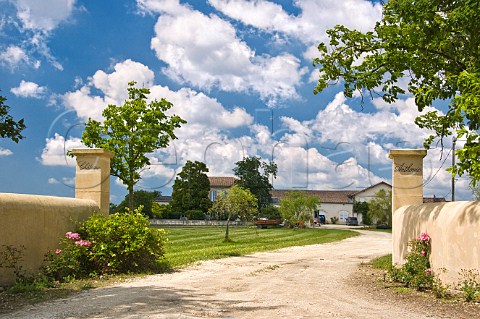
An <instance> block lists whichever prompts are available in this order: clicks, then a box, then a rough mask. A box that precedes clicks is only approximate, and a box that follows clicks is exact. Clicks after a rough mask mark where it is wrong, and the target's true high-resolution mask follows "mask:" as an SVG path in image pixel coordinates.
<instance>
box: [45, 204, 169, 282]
mask: <svg viewBox="0 0 480 319" xmlns="http://www.w3.org/2000/svg"><path fill="white" fill-rule="evenodd" d="M164 234H165V233H164V231H163V230H159V229H152V228H150V221H149V220H148V218H147V217H146V216H145V215H143V214H142V213H141V211H140V210H135V211H134V212H133V213H122V214H120V213H117V214H113V215H110V216H108V217H105V216H104V215H102V214H93V215H92V216H90V218H89V219H88V220H86V221H85V222H84V223H83V224H82V225H81V226H80V227H79V229H78V232H67V233H66V234H65V237H64V238H62V239H61V241H60V244H61V246H62V247H61V248H58V249H56V250H55V253H50V254H48V256H47V260H46V261H47V264H46V266H45V273H46V274H47V275H48V276H49V277H53V278H54V279H56V280H60V281H62V280H66V279H72V278H82V277H86V276H92V275H101V274H107V273H128V272H145V271H155V270H157V269H158V268H159V267H160V266H161V263H160V259H161V258H162V257H163V252H164V250H163V247H164V244H165V239H164Z"/></svg>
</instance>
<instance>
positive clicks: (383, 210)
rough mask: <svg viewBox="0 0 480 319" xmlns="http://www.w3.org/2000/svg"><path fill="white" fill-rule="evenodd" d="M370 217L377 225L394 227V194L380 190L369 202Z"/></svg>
mask: <svg viewBox="0 0 480 319" xmlns="http://www.w3.org/2000/svg"><path fill="white" fill-rule="evenodd" d="M367 215H368V217H369V218H370V220H371V221H373V222H374V223H375V224H377V225H388V226H390V227H391V226H392V192H391V191H388V192H387V191H385V190H384V189H381V190H379V191H378V192H376V193H375V197H374V198H373V199H372V200H370V201H369V202H368V213H367Z"/></svg>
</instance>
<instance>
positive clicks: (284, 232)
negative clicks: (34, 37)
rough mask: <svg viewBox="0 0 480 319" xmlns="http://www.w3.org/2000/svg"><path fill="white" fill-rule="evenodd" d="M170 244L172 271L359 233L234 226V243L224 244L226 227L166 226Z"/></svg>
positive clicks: (333, 230) (168, 249)
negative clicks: (202, 262)
mask: <svg viewBox="0 0 480 319" xmlns="http://www.w3.org/2000/svg"><path fill="white" fill-rule="evenodd" d="M164 229H165V230H166V231H167V238H168V243H167V245H166V249H165V259H166V262H167V263H168V266H169V267H171V268H179V267H182V266H186V265H189V264H191V263H194V262H196V261H200V260H208V259H217V258H224V257H229V256H241V255H246V254H251V253H254V252H260V251H267V250H275V249H279V248H284V247H289V246H304V245H312V244H324V243H330V242H334V241H339V240H342V239H345V238H348V237H353V236H357V235H358V233H357V232H354V231H349V230H340V229H285V228H272V229H257V228H254V227H231V228H230V239H231V241H230V242H224V236H225V227H170V228H169V227H165V228H164Z"/></svg>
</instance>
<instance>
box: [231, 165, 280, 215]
mask: <svg viewBox="0 0 480 319" xmlns="http://www.w3.org/2000/svg"><path fill="white" fill-rule="evenodd" d="M235 165H236V167H235V168H234V169H233V172H234V174H235V175H236V176H237V177H238V178H239V180H238V181H237V182H236V184H237V185H238V186H240V187H243V188H246V189H248V190H250V192H251V193H252V194H253V195H255V197H256V198H257V201H258V203H257V206H258V209H259V210H260V212H261V211H262V209H263V208H265V207H268V205H269V204H270V203H271V202H272V194H271V191H272V189H273V186H272V184H271V183H270V181H269V177H270V176H272V177H273V178H276V177H277V164H275V162H270V163H266V162H263V161H261V160H260V158H259V157H255V156H254V157H245V158H244V159H243V160H241V161H238V162H236V163H235Z"/></svg>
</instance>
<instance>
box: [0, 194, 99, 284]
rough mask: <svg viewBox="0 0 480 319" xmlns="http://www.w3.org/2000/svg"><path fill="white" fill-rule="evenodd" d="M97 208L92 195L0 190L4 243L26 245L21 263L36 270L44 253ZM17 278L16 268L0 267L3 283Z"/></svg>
mask: <svg viewBox="0 0 480 319" xmlns="http://www.w3.org/2000/svg"><path fill="white" fill-rule="evenodd" d="M94 211H97V212H98V211H99V206H98V205H97V203H96V202H95V201H93V200H89V199H76V198H65V197H53V196H40V195H23V194H8V193H0V245H7V246H12V247H16V248H20V247H21V246H24V247H25V250H24V252H23V259H22V261H21V263H20V265H22V266H23V269H24V270H25V271H27V273H32V272H35V271H37V270H38V269H39V268H40V267H41V265H42V263H43V260H44V255H45V254H46V253H47V252H48V251H49V250H55V249H56V248H58V242H59V239H60V238H61V237H63V236H65V233H66V232H67V231H74V230H75V229H76V223H77V221H83V220H86V219H87V218H88V216H90V215H91V214H92V213H93V212H94ZM13 281H14V276H13V271H12V270H10V269H6V268H0V286H6V285H9V284H11V283H13Z"/></svg>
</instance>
